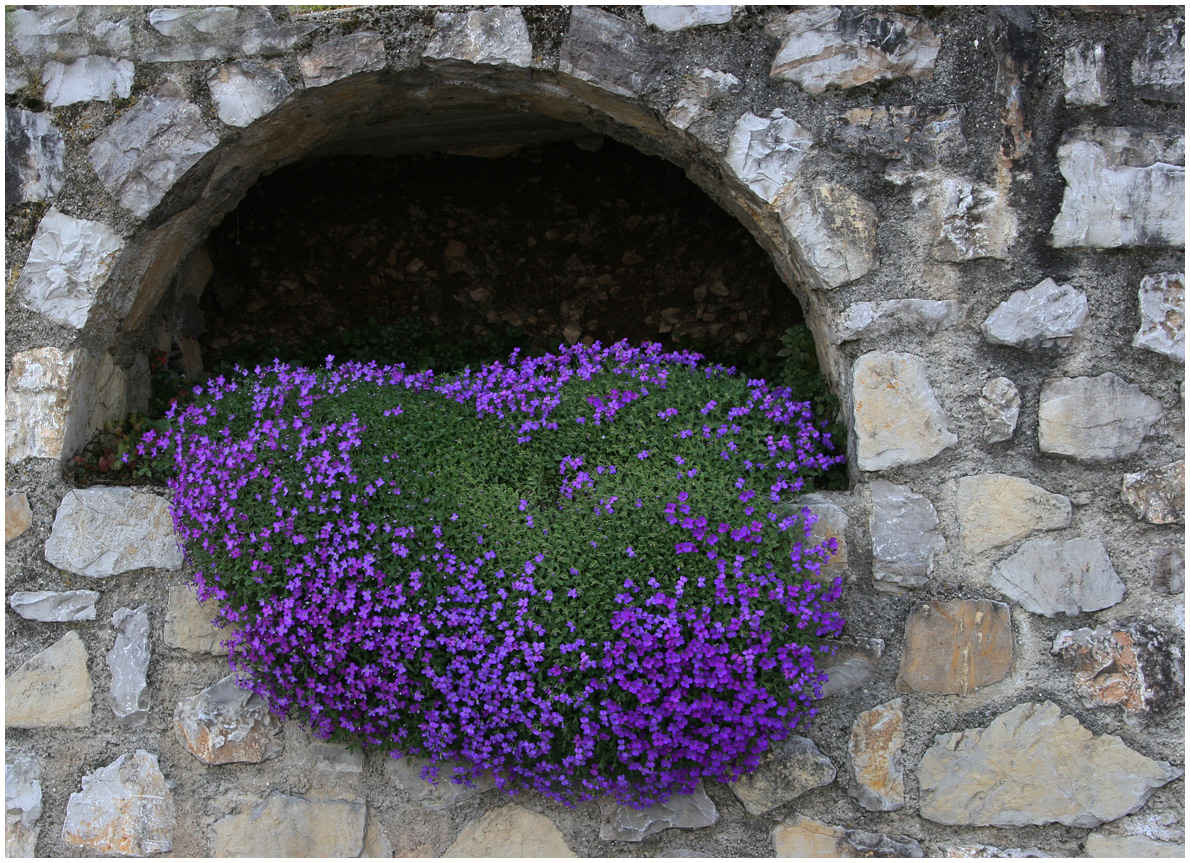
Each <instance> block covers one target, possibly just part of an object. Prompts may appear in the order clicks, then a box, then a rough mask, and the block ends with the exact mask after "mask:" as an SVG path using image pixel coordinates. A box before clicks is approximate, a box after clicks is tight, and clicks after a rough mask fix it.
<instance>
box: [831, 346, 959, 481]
mask: <svg viewBox="0 0 1190 863" xmlns="http://www.w3.org/2000/svg"><path fill="white" fill-rule="evenodd" d="M852 401H853V410H854V423H853V427H854V430H855V437H856V461H857V463H858V464H859V467H860V470H869V471H873V470H888V469H889V468H892V467H897V466H899V465H906V464H919V463H921V462H924V461H929V460H930V459H932V458H933V457H934V456H936V455H938V454H939V453H940V452H942V451H943V450H945V449H947V448H949V447H952V446H954V445H955V444H956V443H958V440H959V439H958V436H957V435H955V434H954V433H952V432H951V431H950V429H949V428H947V419H946V415H945V414H944V413H943V412H942V406H941V405H939V404H938V399H937V397H936V396H935V395H934V390H933V387H931V386H930V381H929V378H928V376H927V375H926V361H925V360H924V359H922V358H921V357H919V356H915V355H914V354H906V353H897V352H891V351H873V352H871V353H867V354H864V355H863V356H861V357H860V358H859V359H858V360H856V361H855V366H854V368H853V370H852Z"/></svg>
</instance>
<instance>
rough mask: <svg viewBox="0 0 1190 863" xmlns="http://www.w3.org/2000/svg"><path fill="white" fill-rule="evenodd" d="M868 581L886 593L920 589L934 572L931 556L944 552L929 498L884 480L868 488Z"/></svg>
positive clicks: (875, 482) (944, 544)
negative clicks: (870, 503)
mask: <svg viewBox="0 0 1190 863" xmlns="http://www.w3.org/2000/svg"><path fill="white" fill-rule="evenodd" d="M871 491H872V515H871V518H870V519H869V527H870V529H871V536H872V578H873V579H875V582H876V589H877V590H882V591H887V592H890V593H903V592H904V591H906V590H908V589H910V588H915V587H921V586H922V585H924V584H925V583H926V582H927V581H929V580H930V574H931V573H932V572H933V571H934V555H935V554H939V553H941V552H942V551H943V550H944V549H945V548H946V540H945V539H943V538H942V531H941V530H940V529H939V526H938V513H937V511H936V510H935V509H934V505H933V504H932V503H930V501H929V498H926V497H925V496H923V495H920V494H915V493H914V492H913V491H912V490H911V489H910V488H909V487H908V486H904V485H895V484H894V483H891V482H888V481H887V480H882V479H878V480H874V481H873V482H872V484H871Z"/></svg>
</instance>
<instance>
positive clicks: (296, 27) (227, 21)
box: [141, 6, 316, 63]
mask: <svg viewBox="0 0 1190 863" xmlns="http://www.w3.org/2000/svg"><path fill="white" fill-rule="evenodd" d="M149 25H150V26H151V27H152V28H153V29H154V30H156V31H157V32H158V33H160V34H161V35H162V36H163V37H165V38H164V39H161V40H159V44H156V45H145V46H142V49H141V52H142V55H143V57H144V59H145V60H147V61H149V62H151V63H184V62H189V61H191V60H224V59H227V58H229V57H234V56H237V55H239V56H244V55H248V56H256V55H261V54H264V55H272V54H280V53H281V52H283V51H285V50H287V49H289V48H291V47H292V46H293V45H294V43H296V42H297V40H298V39H300V38H301V37H302V36H305V35H306V34H307V33H310V32H312V31H313V30H314V29H316V28H315V25H313V24H286V25H284V26H281V25H279V24H277V22H276V21H275V20H274V19H273V16H272V15H271V14H270V13H269V10H268V9H267V8H265V7H263V6H238V7H237V6H205V7H204V6H189V7H187V6H183V7H174V8H166V9H154V10H152V11H151V12H149Z"/></svg>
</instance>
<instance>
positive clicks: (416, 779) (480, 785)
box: [384, 758, 496, 811]
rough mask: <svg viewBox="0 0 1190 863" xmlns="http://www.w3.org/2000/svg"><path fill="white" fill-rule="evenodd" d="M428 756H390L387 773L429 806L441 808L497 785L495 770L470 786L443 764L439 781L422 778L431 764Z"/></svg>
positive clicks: (408, 792) (419, 801)
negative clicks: (458, 778)
mask: <svg viewBox="0 0 1190 863" xmlns="http://www.w3.org/2000/svg"><path fill="white" fill-rule="evenodd" d="M429 763H430V762H429V760H428V759H425V758H389V759H387V760H386V761H385V762H384V773H385V775H386V776H387V777H388V778H389V780H390V781H391V782H392V783H393V784H394V785H396V786H397V787H398V788H400V789H401V790H402V791H404V792H406V793H407V794H409V795H411V796H412V797H413V799H414V800H415V801H417V802H418V803H420V804H421V805H422V806H424V807H425V808H426V809H431V810H434V811H441V810H444V809H449V808H450V807H452V806H454V805H455V804H457V803H462V802H463V801H464V800H469V799H470V798H472V797H475V796H476V795H478V794H483V793H484V792H485V791H489V790H491V789H492V788H495V787H496V783H495V780H493V779H492V777H491V774H489V773H485V774H483V776H481V777H480V778H479V779H477V780H472V784H471V785H470V786H468V785H465V784H462V783H456V782H454V781H453V774H452V773H451V770H450V769H448V768H447V767H445V766H444V767H442V768H441V770H440V771H439V774H438V779H437V782H436V783H433V782H430V781H429V780H427V779H423V778H422V775H421V774H422V769H423V768H424V767H426V766H427V765H428V764H429Z"/></svg>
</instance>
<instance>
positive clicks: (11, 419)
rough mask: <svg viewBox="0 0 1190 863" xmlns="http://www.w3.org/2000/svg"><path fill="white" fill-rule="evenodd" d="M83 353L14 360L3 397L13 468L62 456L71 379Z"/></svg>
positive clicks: (41, 353)
mask: <svg viewBox="0 0 1190 863" xmlns="http://www.w3.org/2000/svg"><path fill="white" fill-rule="evenodd" d="M81 353H82V352H81V351H77V350H75V351H62V350H59V349H58V348H34V349H32V350H29V351H20V352H18V353H16V354H14V355H13V358H12V366H11V368H10V371H9V373H8V381H7V386H6V388H5V394H4V443H5V450H6V451H7V458H8V463H9V464H16V463H17V462H19V461H23V460H24V459H27V458H61V457H62V455H63V454H64V453H63V450H64V449H67V447H66V446H65V443H66V437H67V430H66V422H67V418H68V416H69V411H70V406H71V399H70V393H71V386H70V385H71V382H72V381H71V379H72V377H73V374H74V372H75V368H76V365H77V364H78V362H79V358H80V355H81Z"/></svg>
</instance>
